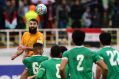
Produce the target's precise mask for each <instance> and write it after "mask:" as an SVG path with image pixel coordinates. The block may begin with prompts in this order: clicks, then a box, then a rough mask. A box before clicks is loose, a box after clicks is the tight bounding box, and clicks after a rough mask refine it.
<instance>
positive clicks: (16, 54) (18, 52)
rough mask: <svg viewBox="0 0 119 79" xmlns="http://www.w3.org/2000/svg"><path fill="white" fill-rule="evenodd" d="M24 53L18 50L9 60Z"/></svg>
mask: <svg viewBox="0 0 119 79" xmlns="http://www.w3.org/2000/svg"><path fill="white" fill-rule="evenodd" d="M23 52H24V50H18V51H17V52H16V53H15V54H14V55H13V56H12V58H11V60H14V59H15V58H16V57H18V56H19V55H21V54H22V53H23Z"/></svg>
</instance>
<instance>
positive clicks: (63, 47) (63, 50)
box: [60, 46, 67, 54]
mask: <svg viewBox="0 0 119 79" xmlns="http://www.w3.org/2000/svg"><path fill="white" fill-rule="evenodd" d="M60 50H61V53H62V54H63V53H64V52H65V51H67V48H66V47H65V46H60Z"/></svg>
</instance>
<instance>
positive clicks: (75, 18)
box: [70, 0, 83, 28]
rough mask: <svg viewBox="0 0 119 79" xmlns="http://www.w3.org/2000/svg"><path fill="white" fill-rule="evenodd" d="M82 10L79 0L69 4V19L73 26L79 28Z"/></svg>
mask: <svg viewBox="0 0 119 79" xmlns="http://www.w3.org/2000/svg"><path fill="white" fill-rule="evenodd" d="M82 12H83V6H82V5H80V0H75V3H74V4H73V5H72V6H71V16H70V17H71V21H72V25H71V26H72V27H73V28H80V27H81V23H80V20H81V16H82Z"/></svg>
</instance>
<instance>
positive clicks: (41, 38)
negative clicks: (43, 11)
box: [37, 33, 44, 44]
mask: <svg viewBox="0 0 119 79" xmlns="http://www.w3.org/2000/svg"><path fill="white" fill-rule="evenodd" d="M37 43H41V44H43V43H44V35H43V34H42V33H40V34H39V36H38V40H37Z"/></svg>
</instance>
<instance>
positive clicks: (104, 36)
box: [99, 32, 111, 45]
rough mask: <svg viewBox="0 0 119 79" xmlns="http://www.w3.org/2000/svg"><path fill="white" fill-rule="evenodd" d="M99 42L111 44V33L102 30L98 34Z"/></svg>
mask: <svg viewBox="0 0 119 79" xmlns="http://www.w3.org/2000/svg"><path fill="white" fill-rule="evenodd" d="M99 39H100V43H101V44H102V45H110V44H111V34H110V33H107V32H102V33H101V34H100V35H99Z"/></svg>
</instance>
